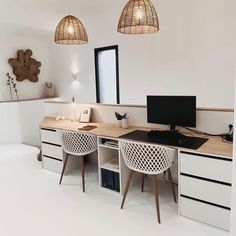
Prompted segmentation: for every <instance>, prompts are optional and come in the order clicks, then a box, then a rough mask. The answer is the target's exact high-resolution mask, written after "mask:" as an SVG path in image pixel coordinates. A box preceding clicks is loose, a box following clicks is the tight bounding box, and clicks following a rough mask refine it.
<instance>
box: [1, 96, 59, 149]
mask: <svg viewBox="0 0 236 236" xmlns="http://www.w3.org/2000/svg"><path fill="white" fill-rule="evenodd" d="M46 100H47V101H48V100H53V101H55V100H57V99H46ZM44 102H45V100H43V99H41V100H34V101H24V102H22V101H21V102H1V103H0V144H8V143H25V144H30V145H34V146H39V145H40V135H39V124H40V122H41V121H42V119H43V117H44V116H45V112H44V111H45V109H44Z"/></svg>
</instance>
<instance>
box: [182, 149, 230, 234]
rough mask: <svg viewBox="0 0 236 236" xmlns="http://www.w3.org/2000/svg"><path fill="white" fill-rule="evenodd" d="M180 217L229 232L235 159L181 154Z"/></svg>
mask: <svg viewBox="0 0 236 236" xmlns="http://www.w3.org/2000/svg"><path fill="white" fill-rule="evenodd" d="M179 168H180V169H179V173H180V175H179V178H180V181H179V184H180V187H179V190H180V193H179V195H180V196H179V197H180V214H181V215H182V216H186V217H189V218H192V219H194V220H198V221H201V222H203V223H207V224H209V225H212V226H215V227H218V228H221V229H225V230H229V229H230V210H231V182H232V160H231V159H230V158H224V157H216V156H210V155H204V154H198V153H190V152H185V151H182V152H180V166H179Z"/></svg>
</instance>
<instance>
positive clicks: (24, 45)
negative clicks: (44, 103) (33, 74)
mask: <svg viewBox="0 0 236 236" xmlns="http://www.w3.org/2000/svg"><path fill="white" fill-rule="evenodd" d="M0 3H1V8H0V16H1V17H0V32H1V34H0V52H1V53H0V78H1V79H0V101H1V100H9V99H10V93H9V89H8V87H7V85H6V76H5V74H6V73H7V72H10V73H11V74H12V67H11V66H10V65H9V64H8V59H9V58H11V57H16V52H17V50H19V49H28V48H29V49H31V50H32V51H33V57H34V58H35V59H37V60H38V61H41V63H42V66H41V68H40V70H41V72H40V75H39V82H38V83H33V82H30V81H29V80H27V81H26V80H25V81H23V82H18V83H17V88H18V93H19V97H20V99H26V98H38V97H42V95H43V84H44V83H45V82H47V81H53V75H52V71H51V67H52V65H51V63H52V59H51V58H52V56H51V55H52V53H51V51H50V47H51V45H52V44H53V34H52V31H50V29H53V27H54V25H51V18H55V17H54V16H53V14H54V11H58V9H57V8H56V7H55V6H56V5H57V1H55V0H44V1H33V0H19V1H17V0H8V1H5V0H0ZM54 8H55V9H54Z"/></svg>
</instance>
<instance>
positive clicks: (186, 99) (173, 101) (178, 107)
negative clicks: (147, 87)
mask: <svg viewBox="0 0 236 236" xmlns="http://www.w3.org/2000/svg"><path fill="white" fill-rule="evenodd" d="M147 120H148V123H157V124H166V125H171V126H175V125H178V126H186V127H196V96H147Z"/></svg>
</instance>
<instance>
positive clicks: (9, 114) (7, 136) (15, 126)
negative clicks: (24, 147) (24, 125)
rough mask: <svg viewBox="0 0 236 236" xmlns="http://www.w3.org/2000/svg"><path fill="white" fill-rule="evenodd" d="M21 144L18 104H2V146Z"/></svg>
mask: <svg viewBox="0 0 236 236" xmlns="http://www.w3.org/2000/svg"><path fill="white" fill-rule="evenodd" d="M20 142H21V132H20V121H19V112H18V104H17V103H0V144H3V143H20Z"/></svg>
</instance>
